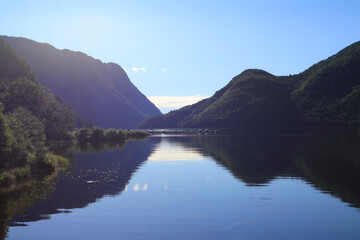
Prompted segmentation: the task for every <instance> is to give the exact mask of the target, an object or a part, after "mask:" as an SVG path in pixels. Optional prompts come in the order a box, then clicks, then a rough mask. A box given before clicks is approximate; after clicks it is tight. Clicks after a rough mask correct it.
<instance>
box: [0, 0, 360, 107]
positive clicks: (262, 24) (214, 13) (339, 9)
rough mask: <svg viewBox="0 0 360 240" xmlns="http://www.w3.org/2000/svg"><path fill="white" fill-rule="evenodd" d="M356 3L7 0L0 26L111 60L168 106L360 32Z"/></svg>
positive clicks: (288, 66) (303, 64)
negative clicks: (238, 76) (248, 72)
mask: <svg viewBox="0 0 360 240" xmlns="http://www.w3.org/2000/svg"><path fill="white" fill-rule="evenodd" d="M359 12H360V1H346V0H343V1H332V0H327V1H321V0H319V1H316V0H312V1H306V0H302V1H292V0H287V1H285V0H274V1H271V0H262V1H261V0H258V1H256V0H252V1H241V0H237V1H230V0H229V1H227V0H222V1H211V0H208V1H202V0H199V1H195V0H192V1H188V0H182V1H171V0H167V1H163V0H155V1H149V0H148V1H145V0H144V1H141V0H125V1H121V0H118V1H105V0H104V1H95V0H94V1H91V0H90V1H89V0H87V1H75V0H72V1H67V0H63V1H36V0H32V1H27V0H23V1H22V0H17V1H9V0H5V1H2V3H1V9H0V34H1V35H3V34H4V35H9V36H21V37H26V38H30V39H33V40H36V41H39V42H47V43H50V44H51V45H53V46H55V47H56V48H59V49H64V48H67V49H71V50H75V51H82V52H84V53H86V54H88V55H90V56H92V57H95V58H98V59H100V60H102V61H103V62H115V63H117V64H119V65H121V66H122V67H123V68H125V69H126V71H127V73H128V75H129V77H130V79H131V80H132V82H133V83H134V84H135V85H136V86H137V87H138V88H139V90H140V91H142V92H143V93H144V94H145V95H146V96H149V97H150V99H156V101H157V102H156V103H157V104H158V106H160V108H161V110H162V111H163V112H166V111H168V110H169V109H174V108H178V107H180V106H181V104H186V103H190V102H192V101H196V100H198V99H200V98H201V97H204V96H211V95H212V94H213V93H214V92H215V91H217V90H219V89H220V88H221V87H223V86H225V85H226V84H227V83H228V82H229V81H230V80H231V78H232V77H234V76H235V75H237V74H239V73H241V72H242V71H243V70H245V69H248V68H260V69H264V70H266V71H268V72H270V73H272V74H275V75H289V74H296V73H299V72H301V71H303V70H305V69H306V68H308V67H309V66H311V65H312V64H314V63H316V62H318V61H320V60H322V59H325V58H327V57H329V56H331V55H333V54H335V53H336V52H338V51H339V50H341V49H342V48H344V47H346V46H347V45H349V44H351V43H354V42H356V41H359V40H360V14H359ZM179 96H180V97H181V98H179V99H178V101H177V100H176V99H174V97H179ZM154 97H155V98H154ZM161 97H162V98H161ZM166 97H172V98H171V99H170V98H166ZM162 101H167V103H164V102H162ZM180 102H181V104H179V103H180ZM171 104H173V105H171ZM165 106H166V107H165Z"/></svg>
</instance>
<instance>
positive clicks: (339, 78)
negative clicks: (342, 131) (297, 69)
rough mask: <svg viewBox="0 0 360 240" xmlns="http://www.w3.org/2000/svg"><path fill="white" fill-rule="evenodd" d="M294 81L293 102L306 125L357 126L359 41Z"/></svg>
mask: <svg viewBox="0 0 360 240" xmlns="http://www.w3.org/2000/svg"><path fill="white" fill-rule="evenodd" d="M296 79H297V84H296V87H295V89H294V91H293V92H292V100H293V101H294V102H295V103H296V105H297V107H298V108H299V109H301V111H302V113H303V114H304V116H305V118H306V119H307V120H308V121H309V122H321V123H357V124H359V123H360V114H359V110H360V97H359V88H360V42H357V43H354V44H352V45H350V46H349V47H347V48H345V49H344V50H342V51H340V52H339V53H337V54H336V55H334V56H332V57H330V58H328V59H326V60H324V61H321V62H319V63H318V64H315V65H314V66H312V67H311V68H309V69H308V70H306V71H305V72H303V73H301V74H299V75H298V76H296Z"/></svg>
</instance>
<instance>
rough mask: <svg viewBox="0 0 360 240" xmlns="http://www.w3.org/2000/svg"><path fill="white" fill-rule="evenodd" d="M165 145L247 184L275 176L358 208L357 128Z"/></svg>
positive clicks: (359, 153)
mask: <svg viewBox="0 0 360 240" xmlns="http://www.w3.org/2000/svg"><path fill="white" fill-rule="evenodd" d="M166 141H169V142H170V143H172V144H174V143H177V144H181V145H182V146H183V147H185V148H186V147H189V145H190V146H191V149H192V150H194V149H196V151H198V152H199V153H201V154H203V155H205V156H208V155H210V156H211V157H212V158H213V159H214V160H215V161H216V162H217V163H219V164H221V165H222V166H225V167H226V168H227V169H228V170H229V171H230V172H231V173H232V174H233V175H234V176H235V177H236V178H238V179H239V180H241V181H242V182H244V183H246V184H247V185H248V186H263V185H267V184H269V183H270V182H271V181H272V180H274V179H275V178H277V177H290V178H291V177H294V178H302V179H304V180H305V181H307V182H309V183H311V184H313V186H314V187H316V188H317V189H320V190H321V191H323V192H325V193H330V194H332V195H333V196H336V197H339V198H340V199H341V200H342V201H344V202H347V203H349V204H350V205H351V206H353V207H357V208H359V207H360V131H359V129H332V130H329V129H317V130H312V131H310V132H309V133H307V134H303V135H276V136H217V135H213V136H189V137H182V138H180V137H172V138H167V140H166ZM189 143H191V144H189Z"/></svg>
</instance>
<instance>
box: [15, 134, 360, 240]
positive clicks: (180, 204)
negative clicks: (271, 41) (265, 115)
mask: <svg viewBox="0 0 360 240" xmlns="http://www.w3.org/2000/svg"><path fill="white" fill-rule="evenodd" d="M71 155H72V157H73V166H72V168H71V170H70V171H69V172H68V173H64V174H63V175H62V176H61V177H59V179H58V180H56V181H55V180H54V181H55V183H56V188H55V189H51V190H50V191H47V193H46V194H45V195H44V196H42V197H41V199H40V200H38V201H36V202H35V203H34V204H32V206H31V207H30V208H27V209H26V210H25V211H23V212H22V213H19V214H17V215H15V216H14V217H13V218H12V220H11V221H10V223H9V226H10V227H9V232H8V237H9V239H157V240H159V239H167V240H168V239H360V228H359V226H360V211H359V207H360V138H359V134H355V133H354V132H350V133H347V134H345V133H343V132H340V133H336V132H335V133H332V134H328V133H327V132H321V131H319V132H316V133H314V134H310V135H281V136H219V135H218V136H214V135H213V136H211V135H193V136H154V137H150V138H149V139H147V140H144V141H132V142H129V143H127V144H126V145H125V146H122V148H119V147H112V148H110V147H106V146H105V147H101V146H100V147H97V148H93V147H88V148H82V149H81V150H80V149H77V150H74V151H73V152H72V154H71Z"/></svg>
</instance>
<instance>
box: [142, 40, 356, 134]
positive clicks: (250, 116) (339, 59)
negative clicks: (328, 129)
mask: <svg viewBox="0 0 360 240" xmlns="http://www.w3.org/2000/svg"><path fill="white" fill-rule="evenodd" d="M359 110H360V42H357V43H354V44H352V45H351V46H349V47H347V48H345V49H344V50H342V51H340V52H339V53H338V54H336V55H334V56H332V57H330V58H328V59H327V60H324V61H321V62H319V63H318V64H315V65H314V66H312V67H310V68H309V69H308V70H306V71H304V72H303V73H300V74H298V75H295V76H289V77H276V76H274V75H271V74H269V73H267V72H265V71H262V70H253V69H252V70H246V71H244V72H243V73H241V74H240V75H238V76H236V77H234V78H233V79H232V80H231V81H230V82H229V83H228V84H227V85H226V86H225V87H224V88H222V89H221V90H220V91H218V92H216V93H215V94H214V95H213V96H212V97H210V98H208V99H205V100H202V101H200V102H198V103H196V104H193V105H190V106H186V107H183V108H181V109H179V110H176V111H172V112H170V113H168V114H165V115H162V116H156V117H153V118H150V119H147V120H146V121H145V122H143V123H142V124H141V125H140V127H141V128H168V127H206V128H211V127H218V128H240V129H246V130H269V129H271V130H281V129H289V128H290V129H292V128H298V127H302V126H304V125H306V124H315V123H316V124H319V123H321V124H359V123H360V111H359Z"/></svg>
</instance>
